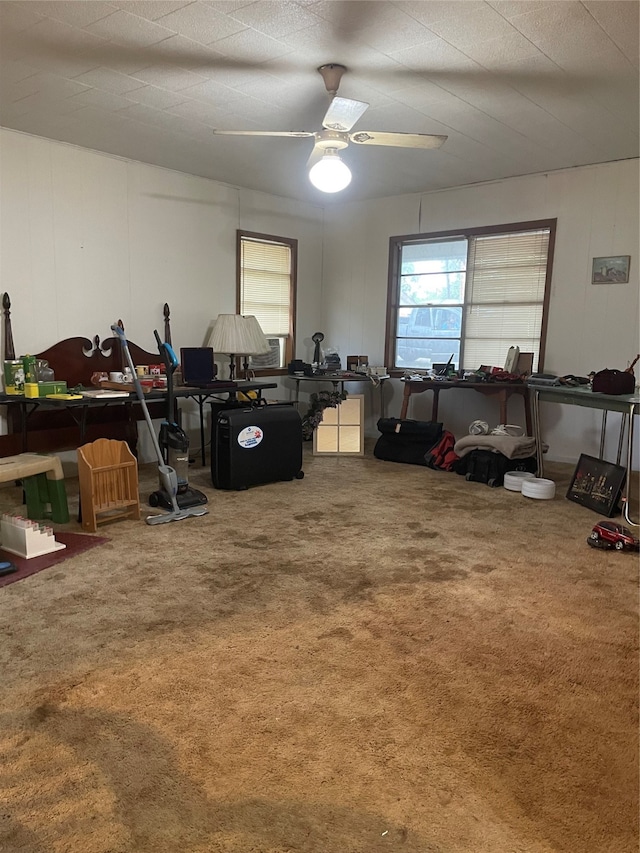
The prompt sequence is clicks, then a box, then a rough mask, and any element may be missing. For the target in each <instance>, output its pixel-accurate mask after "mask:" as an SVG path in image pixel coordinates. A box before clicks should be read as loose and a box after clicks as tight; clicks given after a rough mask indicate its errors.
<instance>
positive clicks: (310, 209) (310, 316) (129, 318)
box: [0, 129, 323, 458]
mask: <svg viewBox="0 0 640 853" xmlns="http://www.w3.org/2000/svg"><path fill="white" fill-rule="evenodd" d="M322 223H323V212H322V209H321V208H319V207H314V206H312V205H309V204H302V203H297V202H293V201H289V200H284V199H280V198H275V197H272V196H267V195H264V194H261V193H254V192H249V191H246V190H239V189H237V188H233V187H229V186H225V185H222V184H218V183H215V182H214V181H210V180H206V179H203V178H197V177H193V176H190V175H185V174H181V173H177V172H171V171H169V170H166V169H160V168H157V167H155V166H148V165H144V164H141V163H137V162H130V161H126V160H123V159H119V158H116V157H112V156H108V155H104V154H100V153H97V152H94V151H88V150H86V149H82V148H77V147H74V146H71V145H65V144H62V143H58V142H52V141H50V140H46V139H41V138H38V137H33V136H29V135H26V134H21V133H16V132H14V131H8V130H1V129H0V291H2V292H7V293H8V294H9V296H10V298H11V303H12V310H11V314H12V326H13V338H14V342H15V348H16V353H17V354H18V355H21V354H25V353H27V352H40V351H42V350H44V349H46V348H47V347H49V346H51V345H52V344H54V343H55V342H56V341H59V340H62V339H63V338H67V337H75V336H83V337H87V338H93V337H94V336H95V335H99V336H100V338H101V339H104V338H107V337H110V336H111V332H110V325H111V324H112V323H114V322H116V321H117V320H118V319H122V321H123V322H124V326H125V330H126V333H127V336H128V337H129V338H130V339H131V340H132V341H135V342H136V343H137V344H138V345H140V346H142V347H144V348H145V349H147V350H149V351H151V352H154V351H155V349H156V344H155V339H154V336H153V330H154V329H158V331H159V332H160V334H161V335H162V332H163V313H162V307H163V305H164V303H165V302H168V303H169V306H170V309H171V328H172V342H173V346H174V349H175V350H176V352H177V353H179V348H180V347H181V346H200V345H202V344H203V343H204V341H205V339H206V335H207V330H208V328H209V326H210V323H211V322H212V321H213V320H214V319H215V317H216V316H217V315H218V314H219V313H233V312H234V311H235V300H236V229H238V228H241V229H245V230H250V231H257V232H263V233H268V234H273V235H282V236H285V237H291V238H297V240H298V241H299V243H298V255H299V278H300V282H301V288H300V293H299V297H298V328H299V330H300V341H299V347H298V355H299V357H305V358H306V357H308V356H309V351H308V347H305V344H304V340H303V339H304V337H305V335H311V334H312V333H313V331H315V328H316V326H317V325H318V322H319V318H320V313H321V293H322V288H321V283H322V282H321V279H322V227H323V226H322ZM220 368H221V371H222V372H221V375H223V376H226V375H227V370H228V360H226V359H221V364H220ZM58 378H60V379H64V377H63V376H60V377H58ZM285 385H286V390H281V389H279V390H278V391H274V392H268V394H267V396H269V394H272V395H273V396H276V397H281V398H283V399H286V398H288V397H289V396H290V395H291V393H292V391H291V389H290V387H289V386H290V385H291V383H290V382H289V381H288V380H285ZM183 406H184V408H185V409H186V410H187V413H186V414H187V417H186V424H185V426H186V427H187V429H189V431H190V433H191V434H192V436H193V440H194V441H196V440H197V441H198V444H199V437H198V433H197V430H196V426H197V419H196V417H195V411H196V409H195V406H194V405H192V406H191V409H190V411H189V405H188V404H183ZM145 435H146V429H145V427H144V426H143V428H142V431H141V437H142V439H143V445H142V447H143V458H148V457H149V453H151V454H152V450H149V448H150V445H149V444H148V442H145V441H144V439H145Z"/></svg>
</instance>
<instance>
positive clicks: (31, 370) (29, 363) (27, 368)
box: [22, 355, 38, 382]
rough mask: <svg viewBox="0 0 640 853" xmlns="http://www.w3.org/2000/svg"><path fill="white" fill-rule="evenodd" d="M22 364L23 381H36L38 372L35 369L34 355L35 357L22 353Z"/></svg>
mask: <svg viewBox="0 0 640 853" xmlns="http://www.w3.org/2000/svg"><path fill="white" fill-rule="evenodd" d="M22 364H23V367H24V381H25V382H37V381H38V373H37V371H36V357H35V355H23V356H22Z"/></svg>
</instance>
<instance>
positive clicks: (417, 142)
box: [349, 130, 448, 148]
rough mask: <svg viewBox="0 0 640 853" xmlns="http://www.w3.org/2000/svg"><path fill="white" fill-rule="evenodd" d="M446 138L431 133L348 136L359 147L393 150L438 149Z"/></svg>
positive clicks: (354, 134) (359, 132) (373, 131)
mask: <svg viewBox="0 0 640 853" xmlns="http://www.w3.org/2000/svg"><path fill="white" fill-rule="evenodd" d="M447 138H448V137H446V136H438V135H437V134H433V133H381V132H380V131H377V130H359V131H357V132H356V133H350V134H349V141H350V142H356V143H358V144H359V145H389V146H391V147H393V148H440V146H441V145H442V143H443V142H446V140H447Z"/></svg>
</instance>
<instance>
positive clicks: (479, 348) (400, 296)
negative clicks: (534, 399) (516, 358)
mask: <svg viewBox="0 0 640 853" xmlns="http://www.w3.org/2000/svg"><path fill="white" fill-rule="evenodd" d="M554 234H555V220H545V221H544V222H532V223H515V224H513V225H505V226H491V227H488V228H485V229H483V228H477V229H471V230H469V231H468V232H467V233H464V234H459V233H456V234H455V235H452V234H441V235H429V234H425V235H424V236H423V237H420V238H416V237H415V235H414V236H412V237H411V238H406V239H404V238H402V237H397V238H392V240H391V249H390V250H391V252H392V253H393V255H392V264H391V266H390V269H391V274H390V280H389V290H390V293H389V296H390V298H389V306H390V308H389V312H390V314H389V317H388V322H387V328H388V329H389V334H390V337H389V339H388V340H387V348H386V359H387V363H388V364H389V365H390V367H391V369H394V368H396V369H411V368H415V369H421V370H429V369H432V368H433V365H434V364H441V363H443V362H447V361H449V359H451V363H452V364H455V367H456V368H458V369H464V370H477V369H478V367H480V365H481V364H490V365H494V366H502V365H503V364H504V362H505V359H506V355H507V352H508V350H509V347H511V346H518V347H519V348H520V350H521V352H532V353H533V354H534V370H539V369H542V368H541V367H540V366H539V365H540V364H541V355H543V353H544V329H545V320H546V317H545V305H546V301H547V293H548V287H549V279H550V273H551V261H552V247H553V236H554Z"/></svg>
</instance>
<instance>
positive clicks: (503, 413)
mask: <svg viewBox="0 0 640 853" xmlns="http://www.w3.org/2000/svg"><path fill="white" fill-rule="evenodd" d="M499 399H500V423H501V424H507V423H509V421H508V419H507V399H508V395H507V390H506V388H501V389H500V397H499Z"/></svg>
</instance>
